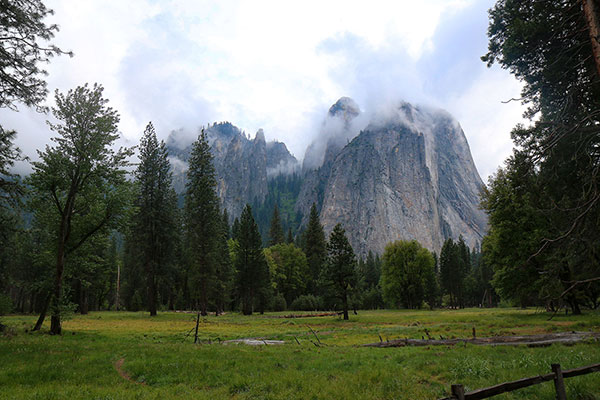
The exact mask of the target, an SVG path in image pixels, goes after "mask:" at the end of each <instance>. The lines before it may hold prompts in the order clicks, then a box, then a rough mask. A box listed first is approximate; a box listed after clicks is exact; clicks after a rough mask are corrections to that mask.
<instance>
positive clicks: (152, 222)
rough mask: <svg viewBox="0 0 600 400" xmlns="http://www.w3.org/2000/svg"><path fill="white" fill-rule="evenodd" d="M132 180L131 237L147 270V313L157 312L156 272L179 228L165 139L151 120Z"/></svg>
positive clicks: (139, 258) (171, 248) (167, 254)
mask: <svg viewBox="0 0 600 400" xmlns="http://www.w3.org/2000/svg"><path fill="white" fill-rule="evenodd" d="M135 182H136V189H137V193H136V199H135V204H136V213H135V214H134V216H133V226H132V230H133V238H134V240H135V242H136V243H135V248H136V252H137V253H138V257H137V260H138V261H139V262H141V263H142V264H143V267H144V270H145V272H146V281H147V293H148V302H147V305H148V311H150V315H156V309H157V275H159V273H160V269H161V267H162V268H164V264H165V263H166V262H168V259H169V258H171V256H172V252H173V248H174V244H173V242H174V240H173V238H174V232H175V231H176V229H178V227H177V226H176V220H177V218H176V215H175V213H174V211H175V210H176V209H177V203H176V197H175V195H174V193H173V188H172V173H171V167H170V164H169V160H168V152H167V147H166V145H165V143H164V142H162V141H161V142H160V143H159V142H158V140H157V138H156V132H155V131H154V127H153V126H152V123H151V122H150V123H148V125H147V126H146V129H145V131H144V135H143V136H142V139H141V140H140V163H139V165H138V168H137V170H136V172H135Z"/></svg>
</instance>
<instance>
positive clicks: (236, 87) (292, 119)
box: [0, 0, 524, 181]
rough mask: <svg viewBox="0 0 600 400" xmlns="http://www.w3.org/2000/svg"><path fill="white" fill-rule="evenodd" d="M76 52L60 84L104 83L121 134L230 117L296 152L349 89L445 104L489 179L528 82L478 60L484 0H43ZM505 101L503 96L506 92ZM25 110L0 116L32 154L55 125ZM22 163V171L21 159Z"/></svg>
mask: <svg viewBox="0 0 600 400" xmlns="http://www.w3.org/2000/svg"><path fill="white" fill-rule="evenodd" d="M45 4H46V5H47V6H49V7H50V8H52V9H53V10H54V12H55V14H54V15H53V16H51V17H49V18H48V20H47V22H48V23H56V24H58V25H59V27H60V31H59V32H58V33H57V35H56V36H55V38H54V39H53V43H54V44H56V45H58V46H59V47H61V48H62V49H64V50H71V51H73V52H74V54H75V55H74V57H72V58H69V57H68V56H61V57H57V58H54V59H53V60H52V62H51V63H50V64H48V65H47V66H46V70H47V71H48V76H47V82H48V88H49V90H50V95H49V96H48V99H47V104H48V105H50V106H51V105H52V104H53V93H54V91H55V90H59V91H61V92H66V91H67V90H69V89H71V88H74V87H76V86H78V85H83V84H84V83H86V82H88V83H90V84H91V83H94V82H97V83H100V84H101V85H103V87H104V95H105V97H106V98H107V99H109V105H110V106H111V107H113V108H114V109H116V110H117V111H118V112H119V114H120V116H121V120H120V124H119V130H120V131H121V133H122V136H123V139H122V140H121V143H122V144H125V145H135V144H137V143H138V140H139V138H140V137H141V135H142V133H143V131H144V127H145V126H146V124H147V123H148V122H149V121H152V122H153V124H154V126H155V127H156V130H157V133H158V135H159V137H160V138H163V139H166V137H167V136H168V134H169V132H170V131H172V130H177V129H183V130H184V131H186V132H188V133H189V137H190V141H191V140H192V138H194V137H195V136H196V135H197V133H198V129H199V127H200V126H202V125H206V124H208V123H213V122H218V121H230V122H231V123H233V124H234V125H236V126H238V127H239V128H240V129H242V130H244V131H246V132H247V133H248V134H250V135H251V136H254V134H255V133H256V131H257V130H258V129H259V128H262V129H264V133H265V136H266V139H267V140H279V141H283V142H284V143H286V145H287V146H288V148H289V150H290V151H291V152H292V154H294V155H295V156H296V157H297V158H298V159H302V158H303V156H304V152H305V149H306V148H307V146H308V145H309V144H310V142H311V141H312V140H313V139H314V137H315V135H317V134H318V132H319V127H320V125H321V123H322V121H323V120H324V118H325V115H326V113H327V110H328V108H329V107H330V106H331V105H332V104H333V103H335V101H336V100H337V99H338V98H340V97H342V96H348V97H351V98H353V99H354V100H355V101H356V102H357V103H358V104H359V106H360V107H361V109H362V110H364V111H369V110H372V109H374V108H376V107H378V106H381V105H384V104H387V103H391V102H394V101H399V100H404V101H408V102H411V103H414V104H418V105H427V106H434V107H439V108H443V109H445V110H447V111H448V112H450V113H451V114H452V115H453V116H454V117H455V118H456V119H457V120H458V121H459V122H460V124H461V126H462V128H463V130H464V132H465V135H466V136H467V140H468V142H469V144H470V148H471V153H472V155H473V159H474V161H475V164H476V167H477V169H478V171H479V173H480V175H481V177H482V178H483V180H484V181H487V177H488V175H490V174H492V173H493V172H494V171H495V170H496V169H497V168H498V166H500V165H502V163H503V160H504V159H505V158H506V157H507V156H508V155H509V154H510V153H511V149H512V142H511V140H510V130H511V129H512V127H513V126H514V125H516V124H517V123H519V122H521V121H522V113H523V111H524V108H523V106H522V105H521V104H519V103H517V102H508V103H505V101H506V100H508V99H511V98H518V97H520V90H521V84H520V83H519V82H518V81H517V80H515V78H513V77H512V76H511V75H510V74H509V73H508V72H507V71H505V70H502V69H500V68H499V67H497V66H494V67H492V68H487V66H486V65H485V63H483V62H482V61H481V60H480V57H481V56H482V55H483V54H485V53H486V50H487V36H486V31H487V26H488V15H487V10H488V9H489V8H491V7H492V6H493V4H494V2H493V1H489V0H481V1H478V0H421V1H412V0H410V1H409V0H395V1H376V0H372V1H369V2H365V1H350V0H344V1H337V0H328V1H325V2H323V1H310V0H305V1H302V2H291V1H277V0H274V1H261V0H254V1H243V0H239V1H235V0H231V1H198V0H171V1H168V0H127V1H122V0H86V1H76V2H74V1H71V0H46V1H45ZM503 101H504V102H503ZM52 118H53V117H52V115H46V114H40V113H37V112H36V111H34V110H32V109H28V108H26V107H24V106H21V107H19V111H18V112H13V111H10V110H7V109H2V110H0V123H1V124H2V125H3V126H4V127H5V128H8V129H15V130H17V132H18V136H17V140H16V143H17V145H18V146H19V147H20V148H21V150H22V151H23V153H24V154H25V155H27V156H29V157H30V158H32V159H35V158H36V149H38V148H41V147H42V146H43V145H44V144H45V143H50V140H49V139H50V137H51V136H52V135H53V133H52V132H51V131H50V130H49V128H48V126H47V124H46V123H45V121H46V120H47V119H52ZM18 168H25V167H24V166H23V165H20V166H19V167H18Z"/></svg>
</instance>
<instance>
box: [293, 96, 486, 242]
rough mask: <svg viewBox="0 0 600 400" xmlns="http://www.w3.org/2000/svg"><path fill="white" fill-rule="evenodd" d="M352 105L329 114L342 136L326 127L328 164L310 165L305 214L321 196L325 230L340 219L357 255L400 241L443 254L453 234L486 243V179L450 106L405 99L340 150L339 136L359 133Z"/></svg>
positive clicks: (304, 193) (300, 206) (345, 104)
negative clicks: (440, 107)
mask: <svg viewBox="0 0 600 400" xmlns="http://www.w3.org/2000/svg"><path fill="white" fill-rule="evenodd" d="M352 103H353V102H352ZM352 103H350V102H348V101H344V102H343V103H342V104H340V101H338V103H336V104H335V105H334V106H332V108H331V109H330V112H329V115H328V117H327V118H328V119H332V120H336V119H337V120H338V122H339V124H340V125H341V126H342V130H341V134H340V133H339V132H338V133H336V134H334V135H333V136H331V137H328V135H330V134H329V133H328V132H322V133H321V135H322V136H325V137H328V139H327V141H326V146H325V152H324V156H323V163H322V165H320V166H319V167H318V168H314V167H313V168H310V167H308V166H306V165H305V167H304V170H305V173H306V180H305V182H304V186H303V188H302V191H301V193H300V197H299V199H298V201H297V203H296V207H297V210H298V211H299V212H301V213H302V214H303V215H305V216H306V215H308V212H309V209H310V206H311V204H312V203H313V202H315V203H316V204H317V206H318V208H319V209H320V217H321V222H322V223H323V226H324V228H325V230H326V232H330V231H331V230H332V229H333V227H334V226H335V224H337V223H341V224H342V225H343V226H344V228H345V229H346V231H347V234H348V237H349V239H350V242H351V244H352V246H353V247H354V250H355V251H356V252H357V253H358V254H365V253H366V252H368V251H369V250H373V251H376V252H379V253H382V252H383V250H384V248H385V245H386V244H387V243H389V242H391V241H394V240H398V239H405V240H412V239H415V240H418V241H419V242H420V243H421V244H423V245H424V246H425V247H427V248H429V249H431V250H436V251H438V252H439V250H440V249H441V246H442V244H443V242H444V240H445V239H446V238H449V237H452V238H454V239H458V237H459V236H460V235H462V236H463V237H464V239H465V241H466V243H467V244H468V245H469V246H473V245H475V244H476V243H477V242H480V241H481V239H482V237H483V235H484V234H485V231H486V226H487V217H486V215H485V213H484V212H483V211H482V210H480V209H479V192H480V190H481V188H482V187H483V183H482V181H481V178H480V177H479V174H478V173H477V170H476V168H475V165H474V163H473V159H472V157H471V153H470V150H469V146H468V144H467V141H466V138H465V135H464V133H463V131H462V129H461V128H460V125H459V124H458V123H457V122H456V121H455V120H454V119H453V118H452V117H451V116H450V115H449V114H448V113H446V112H445V111H441V110H430V109H425V108H421V107H414V106H412V105H410V104H408V103H400V104H398V105H397V106H395V107H393V108H392V109H391V110H389V109H388V110H385V111H384V112H380V113H378V114H375V115H374V116H373V117H371V118H370V119H369V123H368V125H367V126H366V127H365V128H364V129H362V130H361V131H360V133H359V134H358V135H357V136H356V137H354V139H352V141H350V142H349V143H348V144H346V145H345V146H343V147H341V148H340V144H339V142H340V141H339V140H337V141H336V140H334V139H332V137H335V138H339V137H342V138H347V137H350V136H354V135H356V132H351V130H352V129H353V127H352V120H353V119H354V118H357V117H358V115H359V114H358V113H354V112H352V113H351V112H348V110H345V107H348V104H352ZM352 107H353V108H355V107H354V106H352ZM332 110H333V111H332ZM348 116H350V118H348ZM328 125H329V126H331V125H333V124H332V123H331V122H329V123H327V122H326V123H324V127H325V129H326V127H327V126H328ZM354 129H356V127H354ZM317 141H318V140H317ZM316 146H318V145H315V146H313V148H315V147H316ZM309 150H310V147H309ZM309 150H307V151H309ZM307 157H308V156H307ZM307 157H305V159H307Z"/></svg>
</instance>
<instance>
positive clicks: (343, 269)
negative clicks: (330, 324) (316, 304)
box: [322, 224, 357, 320]
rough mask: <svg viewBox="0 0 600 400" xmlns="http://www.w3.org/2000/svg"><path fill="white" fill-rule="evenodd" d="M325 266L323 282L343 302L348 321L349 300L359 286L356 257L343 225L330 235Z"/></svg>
mask: <svg viewBox="0 0 600 400" xmlns="http://www.w3.org/2000/svg"><path fill="white" fill-rule="evenodd" d="M325 265H326V266H325V268H324V269H323V271H322V280H323V282H324V284H325V285H326V286H327V287H328V288H329V289H330V290H331V291H332V293H333V295H334V296H335V297H336V298H338V299H339V300H341V302H342V310H343V312H344V319H345V320H347V319H348V298H349V296H350V295H351V294H352V289H353V288H356V286H357V276H356V256H355V255H354V250H353V249H352V246H351V245H350V242H349V241H348V238H347V237H346V231H345V230H344V228H342V225H341V224H337V225H336V226H335V227H334V228H333V230H332V231H331V235H329V243H327V263H326V264H325Z"/></svg>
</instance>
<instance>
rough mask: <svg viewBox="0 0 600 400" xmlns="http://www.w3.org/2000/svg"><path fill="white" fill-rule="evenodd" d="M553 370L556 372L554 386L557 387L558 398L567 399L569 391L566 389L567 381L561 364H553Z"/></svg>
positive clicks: (559, 399) (560, 399)
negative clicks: (564, 378)
mask: <svg viewBox="0 0 600 400" xmlns="http://www.w3.org/2000/svg"><path fill="white" fill-rule="evenodd" d="M552 372H554V388H555V389H556V399H557V400H567V392H566V391H565V381H564V380H563V374H562V370H561V369H560V364H552Z"/></svg>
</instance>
